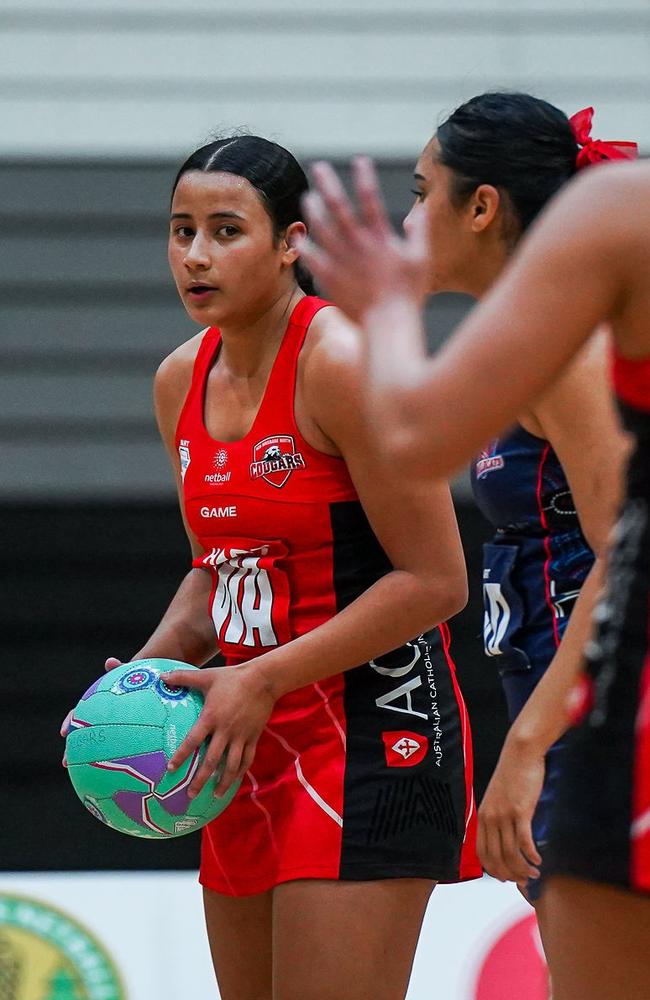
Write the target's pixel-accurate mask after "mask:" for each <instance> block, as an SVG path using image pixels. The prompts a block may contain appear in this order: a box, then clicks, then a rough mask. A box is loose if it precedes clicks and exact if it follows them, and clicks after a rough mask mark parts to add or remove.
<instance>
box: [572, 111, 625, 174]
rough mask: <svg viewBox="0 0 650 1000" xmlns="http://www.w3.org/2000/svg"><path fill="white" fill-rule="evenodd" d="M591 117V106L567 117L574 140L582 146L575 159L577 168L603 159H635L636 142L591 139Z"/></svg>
mask: <svg viewBox="0 0 650 1000" xmlns="http://www.w3.org/2000/svg"><path fill="white" fill-rule="evenodd" d="M593 117H594V109H593V108H583V109H582V111H578V112H576V114H575V115H572V116H571V118H569V125H570V126H571V128H572V130H573V134H574V136H575V137H576V142H577V143H578V145H579V146H581V147H582V148H581V149H580V152H579V153H578V158H577V160H576V166H577V168H578V170H580V169H581V168H582V167H588V166H590V164H592V163H602V161H603V160H636V158H637V157H638V155H639V147H638V146H637V144H636V142H606V141H605V140H604V139H592V138H591V123H592V121H593Z"/></svg>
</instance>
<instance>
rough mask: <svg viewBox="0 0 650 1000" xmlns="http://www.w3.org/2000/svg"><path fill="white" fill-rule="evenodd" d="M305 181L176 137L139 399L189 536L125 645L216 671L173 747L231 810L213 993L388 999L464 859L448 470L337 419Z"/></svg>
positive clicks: (337, 326)
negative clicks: (162, 609)
mask: <svg viewBox="0 0 650 1000" xmlns="http://www.w3.org/2000/svg"><path fill="white" fill-rule="evenodd" d="M306 186H307V182H306V178H305V176H304V173H303V171H302V169H301V168H300V167H299V165H298V164H297V162H296V161H295V160H294V158H293V157H292V156H291V154H290V153H288V152H287V151H286V150H284V149H282V147H280V146H277V145H276V144H275V143H272V142H268V141H266V140H264V139H260V138H257V137H254V136H240V137H234V138H231V139H223V140H219V141H216V142H213V143H210V144H209V145H208V146H205V147H203V148H202V149H200V150H197V151H196V153H194V154H193V155H192V156H190V157H189V159H188V160H187V161H186V162H185V164H184V165H183V167H182V168H181V170H180V171H179V174H178V176H177V179H176V183H175V185H174V191H173V197H172V207H171V225H170V235H169V260H170V264H171V269H172V273H173V275H174V279H175V281H176V285H177V288H178V291H179V294H180V296H181V299H182V301H183V303H184V305H185V306H186V308H187V310H188V312H189V314H190V316H191V317H192V318H193V319H195V320H196V321H197V322H198V323H200V324H201V325H202V326H203V327H204V329H203V330H202V331H201V333H199V334H197V335H196V336H195V337H194V338H193V339H192V340H190V341H189V342H188V343H186V344H184V345H183V346H182V347H180V348H179V349H178V350H176V351H175V352H174V353H173V354H172V355H171V356H170V357H169V358H167V360H166V361H165V362H164V363H163V364H162V366H161V368H160V370H159V372H158V374H157V377H156V383H155V403H156V411H157V415H158V420H159V425H160V429H161V433H162V437H163V440H164V442H165V444H166V446H167V449H168V451H169V455H170V457H171V460H172V464H173V467H174V470H175V473H176V478H177V482H178V489H179V495H180V499H181V508H182V511H183V516H184V520H185V524H186V527H187V532H188V536H189V538H190V541H191V545H192V552H193V560H194V561H193V568H191V569H190V571H189V573H188V575H187V577H186V578H185V580H184V581H183V583H182V585H181V587H180V589H179V591H178V593H177V594H176V596H175V597H174V599H173V601H172V603H171V605H170V607H169V609H168V611H167V612H166V614H165V616H164V617H163V619H162V622H161V624H160V626H159V627H158V629H157V630H156V632H155V633H154V635H153V636H152V637H151V639H150V640H149V641H148V642H147V643H146V644H145V646H144V647H143V648H142V649H141V650H140V651H139V652H138V654H137V656H138V657H141V656H166V657H172V658H175V659H178V660H183V661H186V662H190V663H194V664H203V663H206V662H207V661H208V660H209V659H210V658H211V657H212V656H213V655H214V654H215V652H217V650H220V651H221V653H222V654H223V655H224V656H225V658H226V661H227V664H228V666H226V667H219V668H214V667H212V668H210V667H207V668H206V669H204V670H203V671H202V672H201V673H200V674H199V675H196V676H195V675H194V674H192V673H189V672H188V673H185V672H183V671H178V672H174V673H173V674H170V675H168V679H169V680H170V682H172V683H176V684H187V685H189V686H194V687H198V688H200V689H201V690H202V691H203V692H204V694H205V698H206V702H205V707H204V710H203V712H202V714H201V717H200V719H199V722H198V723H197V725H196V726H195V728H194V730H193V731H192V732H191V734H190V736H189V737H188V738H187V739H186V740H185V742H184V743H183V744H182V746H181V747H180V748H179V751H178V753H177V754H176V756H175V758H174V760H173V761H172V766H174V765H177V764H178V763H179V762H180V761H181V760H182V759H183V758H184V756H186V755H187V754H188V753H189V752H190V751H191V749H192V747H194V746H195V745H197V744H198V743H200V742H202V741H203V740H204V739H205V738H208V739H209V740H210V746H209V749H208V752H207V754H206V758H205V762H204V764H203V766H202V768H201V769H200V771H199V772H198V774H197V776H196V777H195V780H194V782H193V786H192V790H193V791H195V790H198V788H200V787H201V786H202V784H203V783H204V782H205V780H206V778H207V777H208V775H209V774H210V773H211V772H212V771H214V770H215V769H216V768H217V766H218V765H219V762H220V760H221V758H222V755H223V754H224V753H225V755H226V767H225V772H224V776H223V778H222V781H221V785H220V788H221V789H225V788H226V787H228V786H229V785H230V783H231V782H233V781H234V780H235V779H237V778H241V780H242V785H241V788H240V790H239V792H238V794H237V796H236V798H235V799H234V801H233V803H232V804H231V806H230V807H229V808H228V810H226V811H225V812H224V813H223V815H222V816H220V817H219V818H218V819H217V820H215V821H214V822H213V823H212V824H210V825H209V826H208V827H207V828H206V830H205V831H204V834H203V846H202V857H201V882H202V883H203V886H204V898H205V911H206V919H207V926H208V933H209V937H210V945H211V949H212V954H213V958H214V964H215V969H216V973H217V978H218V982H219V988H220V991H221V995H222V997H223V998H224V1000H261V998H268V1000H270V998H271V997H273V998H274V1000H293V998H295V1000H310V998H314V1000H316V998H318V1000H328V998H331V1000H335V998H336V1000H340V998H341V997H346V998H347V1000H362V998H363V1000H367V998H370V997H372V998H373V1000H399V998H402V997H403V996H404V995H405V992H406V988H407V983H408V978H409V972H410V968H411V963H412V960H413V954H414V950H415V946H416V942H417V938H418V934H419V929H420V925H421V921H422V917H423V914H424V910H425V907H426V904H427V900H428V897H429V895H430V892H431V890H432V888H433V886H434V884H435V883H436V882H437V881H457V880H461V879H465V878H472V877H477V876H479V875H480V873H481V869H480V866H479V864H478V862H477V859H476V856H475V852H474V832H475V831H474V818H475V817H474V807H473V801H472V791H471V749H470V735H469V730H468V726H467V716H466V711H465V708H464V705H463V702H462V698H461V696H460V693H459V690H458V686H457V683H456V679H455V672H454V667H453V664H452V662H451V660H450V658H449V653H448V632H447V628H446V626H445V625H444V621H445V619H447V618H449V617H450V616H451V615H453V614H455V613H456V612H457V611H459V610H460V609H461V608H462V606H463V605H464V603H465V600H466V579H465V568H464V562H463V556H462V550H461V547H460V541H459V537H458V530H457V526H456V521H455V517H454V512H453V508H452V505H451V500H450V496H449V491H448V487H447V485H446V484H444V483H443V482H440V483H432V482H431V483H427V484H425V485H423V484H421V483H416V484H412V483H411V482H409V481H408V480H407V479H403V480H402V481H401V482H399V483H396V482H395V480H394V475H393V470H392V468H391V466H390V463H380V462H378V461H377V460H376V458H375V452H374V450H373V449H371V448H370V446H369V430H368V428H367V427H366V425H365V424H364V422H363V421H362V420H361V418H360V415H359V405H358V400H359V397H360V392H361V381H362V378H363V376H364V372H363V362H362V357H361V352H360V347H359V343H358V333H357V331H355V330H354V329H352V328H351V327H350V325H349V323H348V322H347V321H346V320H345V319H344V318H343V317H342V316H341V315H340V314H339V312H338V311H337V310H336V309H334V308H332V307H331V306H329V305H328V303H327V302H325V301H323V300H322V299H319V298H317V297H315V296H312V295H305V291H304V290H303V288H302V287H301V285H300V282H302V283H303V284H305V276H304V274H302V273H301V272H300V269H299V264H298V254H297V251H296V249H295V241H296V239H297V237H299V236H301V235H303V234H304V233H305V226H304V224H303V222H302V216H301V208H300V197H301V195H302V194H303V192H304V191H305V189H306Z"/></svg>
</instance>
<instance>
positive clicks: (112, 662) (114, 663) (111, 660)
mask: <svg viewBox="0 0 650 1000" xmlns="http://www.w3.org/2000/svg"><path fill="white" fill-rule="evenodd" d="M121 663H122V661H121V660H118V659H117V657H116V656H109V657H108V659H107V660H106V662H105V663H104V670H106V671H108V670H113V668H114V667H119V666H120V665H121ZM73 712H74V708H71V709H70V711H69V712H68V714H67V715H66V717H65V719H64V720H63V722H62V723H61V729H60V730H59V732H60V734H61V736H62V737H63V739H65V738H66V736H67V735H68V733H69V732H70V722H71V720H72V713H73ZM61 763H62V764H63V766H64V767H67V766H68V762H67V760H66V757H65V750H64V751H63V760H62V761H61Z"/></svg>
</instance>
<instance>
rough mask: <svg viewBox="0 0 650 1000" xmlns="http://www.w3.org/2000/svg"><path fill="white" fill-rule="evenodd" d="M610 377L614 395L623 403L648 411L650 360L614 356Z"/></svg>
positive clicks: (649, 403)
mask: <svg viewBox="0 0 650 1000" xmlns="http://www.w3.org/2000/svg"><path fill="white" fill-rule="evenodd" d="M612 377H613V381H614V389H615V390H616V395H617V396H618V397H619V398H620V399H622V400H623V402H624V403H628V404H629V405H630V406H634V407H636V409H638V410H646V411H650V358H623V357H621V356H620V354H615V355H614V357H613V362H612Z"/></svg>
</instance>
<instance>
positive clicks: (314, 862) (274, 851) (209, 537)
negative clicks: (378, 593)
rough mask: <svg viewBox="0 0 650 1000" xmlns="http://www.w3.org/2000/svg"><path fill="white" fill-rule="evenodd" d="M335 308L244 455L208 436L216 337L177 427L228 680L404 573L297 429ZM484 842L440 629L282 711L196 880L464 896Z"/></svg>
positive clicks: (293, 342) (338, 467)
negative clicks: (315, 351) (299, 392)
mask: <svg viewBox="0 0 650 1000" xmlns="http://www.w3.org/2000/svg"><path fill="white" fill-rule="evenodd" d="M327 305H328V303H326V302H324V301H322V300H321V299H318V298H315V297H313V296H308V297H305V298H303V299H302V300H301V301H300V302H299V303H298V305H297V306H296V307H295V309H294V311H293V314H292V315H291V318H290V321H289V324H288V327H287V330H286V333H285V336H284V339H283V341H282V344H281V346H280V349H279V352H278V355H277V358H276V361H275V364H274V366H273V369H272V372H271V375H270V377H269V381H268V385H267V388H266V392H265V394H264V398H263V400H262V403H261V406H260V409H259V412H258V414H257V417H256V418H255V421H254V423H253V426H252V427H251V429H250V431H249V432H248V434H246V436H245V437H244V438H242V439H241V440H239V441H229V442H224V441H217V440H215V439H213V438H211V437H210V435H209V434H208V432H207V430H206V428H205V423H204V398H205V389H206V383H207V378H208V374H209V372H210V369H211V367H212V366H213V364H214V363H215V360H216V358H217V354H218V351H219V346H220V334H219V331H218V330H216V329H209V330H207V331H206V333H205V335H204V337H203V341H202V343H201V346H200V348H199V352H198V355H197V358H196V362H195V366H194V373H193V377H192V384H191V387H190V390H189V393H188V395H187V399H186V401H185V405H184V408H183V411H182V413H181V416H180V419H179V423H178V429H177V441H176V443H177V447H178V451H179V456H180V461H181V471H182V475H183V493H184V500H185V510H186V515H187V520H188V522H189V525H190V528H191V529H192V531H193V532H194V533H195V534H196V536H197V537H198V538H199V540H200V542H201V545H202V547H203V549H204V555H202V556H201V557H199V558H198V559H196V560H195V561H194V565H195V566H196V567H198V568H200V569H202V570H204V571H205V572H207V573H210V575H211V577H212V593H211V595H210V614H211V617H212V620H213V622H214V627H215V631H216V633H217V637H218V642H219V648H220V649H221V651H222V653H223V655H224V656H225V658H226V663H227V664H228V665H232V664H237V663H241V662H243V661H245V660H249V659H251V658H252V657H254V656H259V655H260V654H261V653H263V652H265V651H267V650H270V649H272V648H273V647H275V646H277V645H281V644H283V643H287V642H290V641H291V640H292V639H294V638H296V637H297V636H300V635H303V634H304V633H306V632H309V631H310V630H311V629H314V628H316V627H317V626H318V625H320V624H321V623H323V622H325V621H327V620H328V619H329V618H331V617H333V616H334V615H335V614H336V613H337V612H338V611H340V610H341V609H342V608H344V607H345V606H346V605H348V604H349V603H350V602H351V601H353V600H354V599H355V598H356V597H358V596H359V595H360V594H362V593H363V592H364V591H365V590H367V589H368V588H369V587H370V586H372V584H373V583H374V582H375V581H376V580H378V579H379V578H380V577H381V576H383V575H385V574H386V573H388V572H390V571H391V568H392V567H391V564H390V562H389V560H388V557H387V556H386V554H385V552H384V551H383V549H382V548H381V546H380V544H379V542H378V541H377V539H376V537H375V536H374V534H373V533H372V530H371V529H370V526H369V524H368V521H367V519H366V516H365V514H364V511H363V508H362V507H361V504H360V502H359V499H358V497H357V494H356V492H355V489H354V486H353V485H352V482H351V480H350V477H349V475H348V471H347V468H346V466H345V463H344V462H343V460H342V459H340V458H334V457H332V456H329V455H325V454H323V453H321V452H319V451H316V450H315V449H314V448H312V447H311V446H310V445H309V444H308V443H307V441H305V439H304V438H303V437H302V435H301V434H300V431H299V429H298V426H297V424H296V419H295V416H294V394H295V384H296V370H297V364H298V356H299V354H300V350H301V347H302V345H303V341H304V339H305V336H306V335H308V330H309V324H310V322H311V320H312V318H313V316H314V315H315V313H316V312H318V311H319V310H320V309H322V308H323V307H324V306H327ZM323 654H324V655H326V650H325V649H324V650H323ZM224 669H227V667H225V668H224ZM474 841H475V809H474V803H473V798H472V759H471V737H470V733H469V726H468V723H467V713H466V710H465V706H464V703H463V701H462V697H461V695H460V692H459V690H458V685H457V683H456V679H455V673H454V667H453V664H452V662H451V659H450V658H449V654H448V632H447V629H446V626H441V627H440V628H439V629H434V630H433V631H432V632H430V633H428V634H426V635H421V636H417V637H415V638H414V639H413V641H412V642H410V643H407V644H406V645H405V646H404V647H402V648H400V649H397V650H395V651H394V652H392V653H390V654H388V655H387V656H382V657H378V658H377V660H375V661H371V662H370V663H366V664H362V665H360V666H358V667H356V668H354V669H353V670H350V671H347V672H346V673H344V674H337V675H334V676H332V677H328V678H327V679H326V680H323V681H319V682H318V683H317V684H310V685H308V686H307V687H305V688H301V689H300V690H297V691H293V692H291V693H289V694H287V695H285V696H284V697H282V698H281V699H279V700H278V702H277V703H276V706H275V708H274V711H273V713H272V715H271V718H270V719H269V722H268V725H267V726H266V728H265V730H264V731H263V733H262V735H261V737H260V740H259V743H258V746H257V751H256V755H255V759H254V761H253V764H252V766H251V768H250V770H249V771H248V773H247V775H246V777H245V778H244V781H243V782H242V786H241V788H240V790H239V792H238V794H237V796H236V797H235V799H234V800H233V802H232V804H231V805H230V806H229V808H228V809H227V810H226V811H225V812H224V813H223V814H222V815H221V816H220V817H219V818H218V819H216V820H214V821H213V822H212V823H210V824H209V825H208V826H207V827H206V828H205V829H204V831H203V842H202V854H201V876H200V877H201V882H202V883H203V884H204V885H205V886H207V887H208V888H210V889H212V890H215V891H217V892H222V893H226V894H229V895H235V896H239V895H247V894H250V893H257V892H262V891H264V890H266V889H269V888H271V887H272V886H274V885H277V884H278V883H280V882H285V881H287V880H290V879H297V878H330V879H355V880H364V879H375V878H390V877H399V876H404V877H423V878H431V879H437V880H439V881H457V880H461V879H465V878H472V877H477V876H479V875H480V874H481V869H480V866H479V864H478V861H477V859H476V855H475V850H474Z"/></svg>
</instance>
